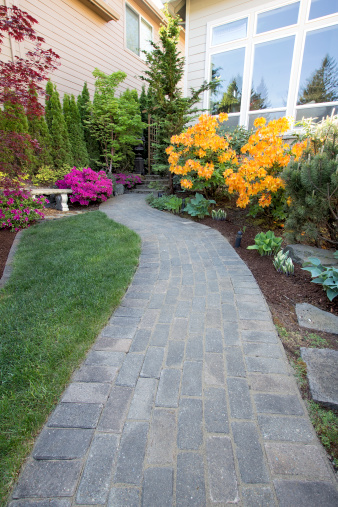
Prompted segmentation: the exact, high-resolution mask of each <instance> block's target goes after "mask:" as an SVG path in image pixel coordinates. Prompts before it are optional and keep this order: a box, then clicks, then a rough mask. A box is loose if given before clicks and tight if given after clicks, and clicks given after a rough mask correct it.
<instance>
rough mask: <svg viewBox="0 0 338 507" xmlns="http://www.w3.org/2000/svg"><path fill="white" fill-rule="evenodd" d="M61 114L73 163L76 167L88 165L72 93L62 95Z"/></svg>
mask: <svg viewBox="0 0 338 507" xmlns="http://www.w3.org/2000/svg"><path fill="white" fill-rule="evenodd" d="M63 115H64V118H65V122H66V125H67V130H68V135H69V141H70V144H71V147H72V155H73V163H74V164H75V165H76V167H77V168H82V167H88V164H89V158H88V152H87V148H86V143H85V140H84V135H83V126H82V122H81V117H80V113H79V110H78V107H77V105H76V102H75V97H74V95H71V97H69V95H67V94H65V95H64V97H63Z"/></svg>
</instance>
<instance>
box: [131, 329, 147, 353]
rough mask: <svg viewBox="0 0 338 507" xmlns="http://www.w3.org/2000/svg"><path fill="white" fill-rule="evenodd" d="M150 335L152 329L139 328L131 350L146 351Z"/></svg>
mask: <svg viewBox="0 0 338 507" xmlns="http://www.w3.org/2000/svg"><path fill="white" fill-rule="evenodd" d="M150 335H151V330H150V329H138V330H137V331H136V333H135V337H134V339H133V341H132V344H131V347H130V352H145V350H146V348H147V346H148V343H149V340H150Z"/></svg>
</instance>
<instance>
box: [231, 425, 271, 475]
mask: <svg viewBox="0 0 338 507" xmlns="http://www.w3.org/2000/svg"><path fill="white" fill-rule="evenodd" d="M231 426H232V431H233V434H234V440H235V444H236V454H237V459H238V465H239V470H240V474H241V478H242V481H243V482H244V483H246V484H257V483H267V482H269V475H268V471H267V468H266V465H265V462H264V457H263V451H262V448H261V445H260V443H259V437H258V432H257V429H256V426H255V424H254V423H251V422H233V423H232V424H231Z"/></svg>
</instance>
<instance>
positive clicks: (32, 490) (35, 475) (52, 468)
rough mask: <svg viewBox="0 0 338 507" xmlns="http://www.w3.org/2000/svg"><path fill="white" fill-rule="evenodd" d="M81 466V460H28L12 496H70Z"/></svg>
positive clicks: (73, 490)
mask: <svg viewBox="0 0 338 507" xmlns="http://www.w3.org/2000/svg"><path fill="white" fill-rule="evenodd" d="M81 468H82V462H81V461H78V460H69V461H45V460H38V461H36V460H33V461H29V462H28V463H27V464H26V466H25V468H24V470H23V472H22V474H21V475H20V477H19V481H18V484H17V486H16V488H15V489H14V493H13V498H14V499H16V498H26V497H28V498H54V497H70V496H73V495H74V493H75V488H76V485H77V481H78V478H79V475H80V471H81Z"/></svg>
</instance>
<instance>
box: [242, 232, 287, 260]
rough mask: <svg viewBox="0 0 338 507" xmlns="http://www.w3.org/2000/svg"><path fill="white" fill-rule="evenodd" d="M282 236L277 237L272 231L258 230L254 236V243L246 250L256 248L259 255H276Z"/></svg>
mask: <svg viewBox="0 0 338 507" xmlns="http://www.w3.org/2000/svg"><path fill="white" fill-rule="evenodd" d="M281 244H282V238H277V237H276V236H275V234H274V233H273V232H272V231H267V232H260V233H259V234H257V235H256V237H255V244H254V245H250V246H248V247H247V249H248V250H258V253H259V254H260V255H276V254H277V253H278V252H279V250H280V249H281Z"/></svg>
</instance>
